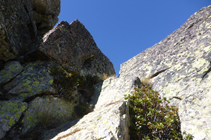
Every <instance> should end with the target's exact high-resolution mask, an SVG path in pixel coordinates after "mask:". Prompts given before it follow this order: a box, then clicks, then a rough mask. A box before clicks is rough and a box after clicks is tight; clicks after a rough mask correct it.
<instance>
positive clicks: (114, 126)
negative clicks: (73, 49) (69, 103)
mask: <svg viewBox="0 0 211 140" xmlns="http://www.w3.org/2000/svg"><path fill="white" fill-rule="evenodd" d="M132 81H133V80H131V78H128V77H123V78H109V79H107V80H105V81H104V82H103V86H102V89H101V91H100V96H99V98H98V101H97V104H96V105H95V108H94V111H93V112H91V113H89V114H87V115H85V116H84V117H83V118H81V119H80V120H79V121H78V122H77V123H76V124H75V125H74V126H72V127H71V128H69V129H66V130H65V131H63V132H61V129H63V127H65V126H63V127H60V129H56V130H57V131H59V132H61V133H59V134H57V135H55V130H50V131H48V132H46V135H45V137H44V138H43V139H44V140H47V139H52V140H57V139H62V138H64V139H66V140H73V139H92V140H97V139H107V140H129V132H128V126H129V118H128V116H129V115H128V113H129V112H128V107H127V102H126V101H125V100H124V96H123V95H124V94H129V93H130V91H131V90H132V89H133V82H132ZM123 87H124V88H123ZM54 135H55V136H54Z"/></svg>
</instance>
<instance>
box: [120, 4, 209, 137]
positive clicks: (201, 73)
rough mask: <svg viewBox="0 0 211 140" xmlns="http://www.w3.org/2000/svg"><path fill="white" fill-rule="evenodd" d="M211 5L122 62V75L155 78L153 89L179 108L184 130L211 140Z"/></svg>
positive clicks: (152, 79)
mask: <svg viewBox="0 0 211 140" xmlns="http://www.w3.org/2000/svg"><path fill="white" fill-rule="evenodd" d="M210 15H211V6H208V7H205V8H202V9H201V10H200V11H198V12H196V13H195V14H194V15H192V16H191V17H190V18H189V19H188V20H187V22H185V24H184V25H182V26H181V27H180V28H179V29H178V30H176V31H175V32H173V33H172V34H170V35H169V36H167V38H165V39H164V40H162V41H161V42H159V43H158V44H156V45H154V46H152V47H151V48H149V49H147V50H145V51H144V52H142V53H140V54H139V55H137V56H135V57H133V58H132V59H130V60H128V61H127V62H125V63H124V64H122V65H121V71H120V76H123V77H124V76H126V75H127V74H129V73H130V74H132V75H134V76H137V77H139V78H140V79H144V78H147V77H151V82H152V88H153V89H154V90H157V91H159V92H160V94H161V95H162V96H165V97H167V98H169V99H171V103H172V104H175V105H177V106H178V107H179V117H180V120H181V128H182V132H184V131H186V132H187V133H190V134H192V135H193V136H194V140H202V139H206V140H209V139H211V123H210V118H211V112H210V109H211V104H210V100H211V96H210V95H211V94H210V92H211V91H210V88H211V86H210V85H211V84H210V81H211V75H210V69H211V63H210V61H211V44H210V42H211V26H210V24H211V16H210Z"/></svg>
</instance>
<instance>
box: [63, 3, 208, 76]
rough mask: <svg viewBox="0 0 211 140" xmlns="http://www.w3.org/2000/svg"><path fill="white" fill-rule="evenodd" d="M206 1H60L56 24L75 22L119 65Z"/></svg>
mask: <svg viewBox="0 0 211 140" xmlns="http://www.w3.org/2000/svg"><path fill="white" fill-rule="evenodd" d="M210 4H211V1H210V0H130V1H129V0H61V13H60V15H59V22H60V21H68V22H69V23H71V22H72V21H74V20H75V19H78V20H79V21H80V22H81V23H83V24H84V26H85V27H86V28H87V30H88V31H89V32H90V33H91V35H92V36H93V38H94V40H95V42H96V44H97V46H98V47H99V48H100V50H101V51H102V52H103V53H104V54H105V55H106V56H107V57H108V58H109V59H110V61H111V62H112V63H113V64H114V68H115V70H116V73H117V75H118V73H119V70H120V64H122V63H124V62H126V61H127V60H129V59H130V58H132V57H134V56H136V55H137V54H139V53H141V52H142V51H144V50H146V49H147V48H149V47H151V46H153V45H154V44H156V43H158V42H160V41H161V40H163V39H164V38H165V37H167V35H169V34H171V33H172V32H173V31H175V30H176V29H178V28H179V27H180V26H181V25H182V24H183V23H185V21H186V20H187V19H188V18H189V17H190V16H191V15H192V14H194V13H195V12H197V11H198V10H200V9H201V8H202V7H207V6H208V5H210Z"/></svg>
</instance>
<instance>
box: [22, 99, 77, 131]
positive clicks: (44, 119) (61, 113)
mask: <svg viewBox="0 0 211 140" xmlns="http://www.w3.org/2000/svg"><path fill="white" fill-rule="evenodd" d="M76 105H77V103H76V102H69V101H67V100H63V99H60V98H57V97H54V96H52V95H50V96H43V97H37V98H35V99H34V100H33V101H31V102H30V103H29V107H28V109H27V111H26V112H25V113H24V117H23V120H22V122H23V127H22V134H24V133H26V132H27V131H28V130H30V129H32V128H34V127H35V126H38V125H40V126H41V127H43V128H44V127H46V128H52V127H55V126H58V125H61V124H63V123H66V122H68V121H70V119H71V117H72V114H73V111H74V107H75V106H76ZM37 131H43V130H42V129H38V130H37Z"/></svg>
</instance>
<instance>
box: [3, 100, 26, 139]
mask: <svg viewBox="0 0 211 140" xmlns="http://www.w3.org/2000/svg"><path fill="white" fill-rule="evenodd" d="M27 106H28V105H27V103H25V102H18V101H11V102H10V101H0V139H2V138H3V137H4V136H5V134H6V132H7V131H9V130H10V129H11V127H12V126H14V125H15V124H16V123H17V122H18V121H19V119H20V117H21V115H22V113H23V112H24V111H25V110H26V109H27Z"/></svg>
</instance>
